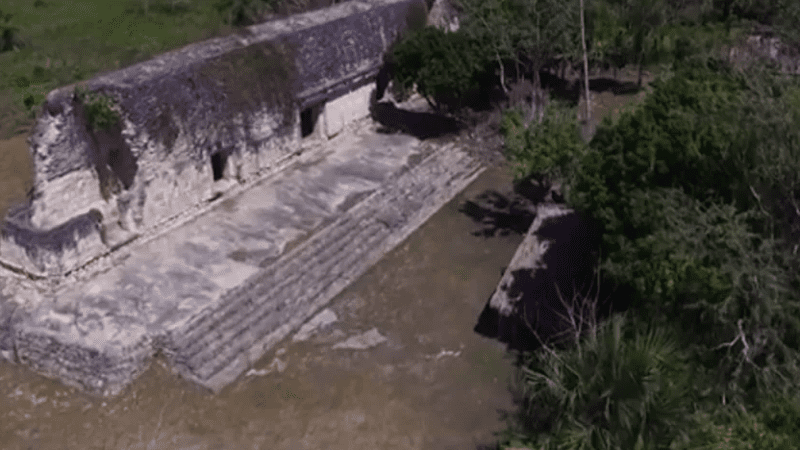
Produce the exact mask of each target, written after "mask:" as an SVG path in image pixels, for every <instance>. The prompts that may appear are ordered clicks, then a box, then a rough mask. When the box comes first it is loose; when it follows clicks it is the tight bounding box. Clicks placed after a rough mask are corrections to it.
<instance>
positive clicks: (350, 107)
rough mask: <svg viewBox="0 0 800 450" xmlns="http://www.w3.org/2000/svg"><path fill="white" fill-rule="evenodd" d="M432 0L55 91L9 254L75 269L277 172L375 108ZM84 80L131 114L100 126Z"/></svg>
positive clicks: (355, 12)
mask: <svg viewBox="0 0 800 450" xmlns="http://www.w3.org/2000/svg"><path fill="white" fill-rule="evenodd" d="M421 2H422V0H369V1H350V2H346V3H342V4H339V5H335V6H333V7H330V8H326V9H323V10H317V11H313V12H309V13H305V14H299V15H296V16H292V17H289V18H286V19H281V20H276V21H271V22H267V23H263V24H259V25H254V26H251V27H248V28H246V29H244V30H242V31H241V32H240V33H238V34H235V35H232V36H227V37H223V38H216V39H212V40H209V41H205V42H201V43H197V44H192V45H189V46H186V47H184V48H181V49H179V50H176V51H172V52H169V53H166V54H164V55H161V56H159V57H157V58H154V59H152V60H150V61H146V62H143V63H140V64H137V65H134V66H131V67H128V68H125V69H122V70H118V71H114V72H110V73H107V74H104V75H101V76H98V77H96V78H93V79H91V80H89V81H87V82H84V83H81V86H76V85H70V86H66V87H63V88H60V89H56V90H54V91H52V92H50V93H49V94H48V96H47V99H46V102H45V104H44V105H43V107H42V110H41V113H40V115H39V118H38V121H37V124H36V126H35V129H34V131H33V134H32V136H31V137H30V138H29V143H30V150H31V154H32V158H33V162H34V187H33V190H32V194H31V196H30V199H29V201H28V204H27V205H25V206H24V207H22V208H17V209H16V210H14V211H12V212H10V213H9V215H8V216H7V218H6V223H5V224H4V226H3V228H2V230H0V233H1V238H2V240H0V265H2V266H3V267H6V268H11V269H13V270H17V271H23V272H25V273H27V275H28V276H30V277H44V276H53V277H58V276H60V275H64V274H66V273H68V272H70V271H73V270H75V269H77V268H80V267H81V266H83V265H85V264H86V263H87V262H89V261H91V260H92V259H95V258H97V257H99V256H101V255H103V254H105V253H108V252H109V251H112V250H113V249H115V248H118V247H120V246H121V245H123V244H125V243H127V242H130V241H131V240H132V239H135V238H136V237H138V236H142V235H148V234H154V233H156V232H157V231H158V229H159V228H160V227H163V226H164V225H165V224H166V223H168V222H169V221H170V220H172V219H174V218H175V217H176V216H178V215H180V214H182V213H185V212H186V211H189V210H191V209H192V208H196V207H197V205H202V204H205V203H206V202H208V201H210V200H211V199H213V198H214V197H215V196H218V195H219V194H220V193H221V192H224V191H225V190H227V189H230V188H231V187H232V186H234V185H236V184H248V183H250V182H252V181H254V180H256V179H258V178H261V177H263V176H265V175H267V174H269V173H272V172H275V171H277V170H279V169H280V168H281V167H283V166H285V164H286V163H287V162H288V161H290V160H291V159H292V158H293V157H295V156H296V155H297V152H298V151H299V149H300V146H301V143H302V142H303V138H304V137H305V136H306V135H308V136H309V137H311V138H313V137H326V136H327V137H330V136H333V135H335V134H336V133H338V131H339V130H341V129H342V127H343V126H344V125H345V124H346V123H347V122H349V121H351V120H353V119H356V118H359V117H363V116H366V115H367V114H368V110H369V109H368V105H369V98H370V95H371V93H372V86H371V83H372V82H373V81H374V79H375V76H376V75H377V73H378V71H379V69H380V66H381V65H382V61H383V55H384V53H385V52H386V50H387V49H388V48H389V47H390V45H391V44H392V43H393V42H394V41H395V39H396V38H397V36H398V35H399V34H400V33H401V32H402V31H403V30H404V29H405V27H406V26H407V19H406V18H407V13H408V10H409V8H410V5H412V4H414V3H421ZM76 87H79V88H82V89H85V90H86V91H88V92H90V93H93V94H96V95H100V96H103V97H105V98H106V99H110V100H111V102H112V105H113V106H112V109H113V110H114V111H116V113H117V114H118V115H119V117H120V119H121V120H120V122H119V123H118V124H117V125H111V126H109V127H106V128H102V127H99V126H96V125H95V124H94V122H93V121H92V119H91V115H90V114H89V113H88V111H90V109H89V107H90V106H91V101H90V100H88V99H87V98H86V97H81V96H78V95H76V94H75V89H76ZM315 124H316V126H315ZM306 128H308V129H309V130H306Z"/></svg>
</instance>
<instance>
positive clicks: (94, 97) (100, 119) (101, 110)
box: [75, 88, 121, 130]
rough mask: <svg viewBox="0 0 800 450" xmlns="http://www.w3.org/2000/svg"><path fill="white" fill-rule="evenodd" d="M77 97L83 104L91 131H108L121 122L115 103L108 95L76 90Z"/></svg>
mask: <svg viewBox="0 0 800 450" xmlns="http://www.w3.org/2000/svg"><path fill="white" fill-rule="evenodd" d="M75 97H76V98H77V99H78V101H80V102H81V103H83V107H84V112H85V114H86V122H87V124H88V125H89V128H90V129H91V130H108V129H109V128H111V127H113V126H115V125H118V124H119V123H120V121H121V118H120V116H119V113H118V112H117V111H116V110H114V101H113V99H111V98H110V97H108V96H107V95H103V94H98V93H96V92H88V91H86V90H83V89H80V88H76V89H75Z"/></svg>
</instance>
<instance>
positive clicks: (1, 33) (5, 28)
mask: <svg viewBox="0 0 800 450" xmlns="http://www.w3.org/2000/svg"><path fill="white" fill-rule="evenodd" d="M12 17H14V15H13V14H3V11H2V10H0V52H7V51H11V50H14V49H18V48H20V47H21V46H22V44H21V43H20V41H19V39H18V38H17V32H18V31H19V28H17V27H15V26H12V25H11V18H12Z"/></svg>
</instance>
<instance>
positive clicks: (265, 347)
mask: <svg viewBox="0 0 800 450" xmlns="http://www.w3.org/2000/svg"><path fill="white" fill-rule="evenodd" d="M482 171H483V167H482V166H481V164H480V163H479V162H477V161H475V160H474V159H472V158H470V157H469V156H468V155H467V154H466V153H464V152H463V151H462V150H460V149H455V148H453V147H452V145H450V146H446V147H444V148H438V149H436V151H435V152H434V151H433V148H432V147H431V148H429V149H428V151H427V152H424V153H423V156H422V157H421V158H418V161H417V162H416V164H410V165H409V167H408V168H407V170H404V171H402V172H400V173H397V174H395V175H394V176H393V179H391V180H388V182H386V183H384V184H383V186H382V187H381V188H380V189H378V190H377V191H375V192H373V193H372V194H370V195H369V196H368V197H366V198H365V199H363V200H362V201H360V202H358V203H357V204H355V205H353V206H351V207H350V209H349V210H348V211H346V212H344V213H343V214H342V215H340V216H339V217H338V218H337V219H336V220H334V221H333V222H332V223H330V224H328V225H327V226H325V227H324V228H322V229H321V230H319V231H317V232H315V233H314V234H313V235H312V237H310V238H309V239H308V240H306V241H305V242H303V243H302V244H300V245H299V246H297V247H295V248H294V249H293V250H291V251H289V252H288V253H286V254H284V255H282V256H281V257H279V258H278V259H277V260H275V261H271V262H270V261H265V263H264V264H265V267H264V269H263V270H262V271H261V272H259V273H257V274H256V275H254V276H252V277H251V278H250V279H248V280H247V282H245V283H244V284H242V285H241V286H239V287H236V288H234V289H232V290H230V291H229V292H227V293H226V294H225V295H224V296H223V298H222V299H221V300H222V301H220V302H217V303H215V305H217V306H215V307H209V308H207V309H205V310H203V311H201V312H199V313H198V314H195V315H194V316H193V317H192V318H191V319H190V320H188V321H187V322H186V324H185V325H184V326H182V327H181V328H180V329H176V330H172V331H171V332H169V334H168V335H167V336H166V338H165V340H164V342H165V344H164V352H165V354H167V355H168V356H169V357H170V359H172V362H173V364H174V367H175V368H176V370H177V371H178V372H179V373H180V374H181V375H182V376H183V377H185V378H187V379H190V380H192V381H194V382H196V383H198V384H200V385H202V386H205V387H207V388H209V389H211V390H212V391H215V392H218V391H219V390H221V389H222V388H223V387H224V386H226V385H227V384H229V383H231V382H232V381H234V380H235V379H236V378H237V377H238V376H239V375H240V374H242V373H243V372H244V371H245V370H247V369H248V367H249V366H251V365H252V363H253V362H255V361H256V360H257V359H259V358H261V357H262V356H264V354H266V353H267V352H268V351H269V350H270V349H271V348H272V347H273V346H274V345H275V344H277V343H278V342H279V341H280V340H281V339H283V338H284V337H286V336H287V335H288V334H289V333H290V332H292V331H293V330H295V329H297V328H298V327H299V326H300V325H301V324H302V323H304V322H305V321H306V320H307V319H308V318H310V317H311V316H312V315H313V314H314V313H315V312H316V311H317V310H319V309H320V308H322V307H323V306H324V305H325V304H327V303H328V302H329V301H330V300H331V299H332V298H333V297H334V296H336V295H337V294H338V293H339V292H341V291H342V290H343V289H344V288H345V287H346V286H347V285H349V284H350V283H352V282H353V281H355V280H356V279H357V278H358V277H359V276H361V275H362V274H363V273H365V272H366V271H367V270H368V269H369V268H370V267H371V266H372V265H373V264H375V263H376V262H377V261H378V260H380V258H381V257H382V256H383V255H385V254H386V252H388V251H389V250H391V249H392V248H394V247H395V246H396V245H398V244H399V243H400V242H402V241H403V240H404V239H405V238H406V237H408V236H409V235H410V234H411V233H412V232H413V231H414V230H415V229H417V228H418V227H419V226H420V225H422V224H423V223H424V222H425V221H426V220H427V219H428V218H430V217H431V216H432V215H433V214H434V213H435V212H436V211H437V210H438V209H439V208H440V207H441V206H442V205H444V204H445V203H446V202H447V201H449V200H450V199H452V198H453V197H454V196H455V195H456V194H457V193H458V192H460V191H461V190H462V189H464V188H465V187H466V186H467V185H468V184H469V183H471V182H472V181H473V180H474V179H475V178H476V177H477V176H478V175H479V174H480V173H481V172H482Z"/></svg>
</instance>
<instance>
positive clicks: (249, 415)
mask: <svg viewBox="0 0 800 450" xmlns="http://www.w3.org/2000/svg"><path fill="white" fill-rule="evenodd" d="M640 96H641V94H640ZM638 97H639V96H636V97H632V96H630V95H616V94H615V93H614V92H613V91H611V90H608V91H604V92H595V94H594V99H593V109H594V110H595V111H597V114H596V116H595V117H596V118H597V120H598V121H599V118H601V117H602V116H604V115H608V114H618V112H619V110H620V108H622V107H623V106H624V105H627V104H629V103H630V102H631V101H635V100H637V99H638ZM495 119H496V118H495ZM496 129H497V123H496V121H495V122H494V123H488V124H484V125H481V126H480V127H477V128H476V129H474V130H471V131H470V132H467V133H465V134H464V135H462V136H461V137H460V138H459V139H461V140H468V141H470V142H471V144H472V146H473V149H472V152H473V153H475V154H477V155H478V156H480V157H481V158H482V160H484V161H485V163H486V164H487V165H489V166H491V167H490V169H489V170H487V171H486V172H484V173H483V174H482V175H481V176H480V177H479V178H478V179H477V180H476V181H475V182H474V183H473V184H472V185H470V186H469V187H468V188H467V189H465V190H464V191H463V192H462V193H461V194H459V195H458V196H457V197H456V198H455V199H453V200H452V201H451V202H449V203H448V204H447V205H446V206H445V207H444V208H442V209H441V210H440V211H439V212H438V213H436V214H435V215H434V216H433V217H432V218H431V219H430V220H429V221H428V222H427V223H425V224H424V225H423V226H422V227H421V228H420V229H418V230H417V231H416V232H415V233H414V234H412V235H411V237H409V238H408V239H407V240H406V241H405V242H404V243H402V244H401V245H400V246H399V247H398V248H396V249H395V250H394V251H392V252H391V253H389V254H388V255H387V256H386V257H384V258H383V260H381V261H380V262H379V263H378V264H377V265H376V266H374V267H373V268H372V269H370V270H369V271H368V272H367V274H366V275H364V276H363V277H361V278H360V279H359V280H358V281H356V282H355V283H354V284H353V285H351V286H350V287H349V288H347V289H346V290H345V291H344V292H343V293H342V294H340V295H339V296H337V297H336V298H335V299H334V300H333V301H332V302H331V303H330V304H329V305H328V308H327V310H326V311H325V313H324V314H322V316H321V317H325V318H327V319H328V320H327V321H323V324H322V325H320V327H318V328H317V329H316V330H314V331H312V332H311V333H310V334H309V336H308V339H307V340H303V341H298V342H294V341H293V340H292V338H291V337H290V338H287V339H286V340H285V341H284V342H283V343H282V344H280V345H279V346H278V347H277V348H278V350H277V352H276V353H274V354H269V355H268V356H267V357H266V358H264V359H263V360H260V361H258V362H256V363H255V364H254V366H253V370H251V371H250V372H248V374H247V375H245V376H244V377H242V378H241V379H240V380H239V381H237V382H236V383H235V384H234V385H232V386H230V387H228V388H226V389H225V390H224V391H223V392H222V393H221V394H219V395H217V396H214V395H210V394H208V393H206V392H203V391H201V390H199V389H198V388H196V387H195V386H193V385H191V384H190V383H188V382H186V381H184V380H181V379H180V378H179V377H177V376H175V375H173V374H171V373H170V370H169V367H168V366H167V364H166V363H165V362H164V358H162V357H157V358H156V359H155V360H154V363H153V364H152V366H151V368H150V369H149V370H148V371H147V372H146V373H145V374H144V375H143V376H142V377H140V378H139V379H138V380H137V381H136V382H135V383H134V384H133V385H132V386H130V387H129V388H128V389H126V390H125V391H124V392H123V394H121V395H120V396H119V397H117V398H114V399H107V400H101V399H94V398H90V397H87V396H85V395H84V394H81V393H79V392H76V391H75V390H74V389H72V388H67V387H65V386H63V385H61V384H60V383H58V382H55V381H52V380H49V379H47V378H44V377H41V376H38V375H35V374H33V373H32V372H30V371H29V370H28V369H26V368H25V367H20V366H14V365H12V364H9V363H5V362H3V363H0V396H2V397H3V400H2V402H0V448H3V449H9V450H13V449H33V448H37V449H74V448H84V449H162V448H170V449H197V450H200V449H243V448H253V449H276V450H303V449H306V450H312V449H313V450H317V449H320V450H335V449H343V450H344V449H347V450H357V449H370V450H372V449H431V450H433V449H435V450H447V449H476V450H478V449H482V450H486V449H491V448H494V446H493V445H494V443H495V439H494V436H493V433H495V432H498V431H501V430H502V429H504V427H505V423H504V422H503V417H504V413H505V412H512V411H513V410H514V409H515V407H514V404H513V401H512V395H511V393H510V392H509V389H508V386H509V382H510V380H511V377H512V375H513V364H512V359H511V357H510V356H508V354H507V353H506V351H505V348H504V346H503V345H502V344H500V343H498V342H496V341H493V340H490V339H486V338H484V337H481V336H480V335H478V334H476V333H475V332H474V331H473V328H474V326H475V325H476V323H477V319H478V316H479V315H480V313H481V311H482V309H483V307H484V305H485V304H486V301H487V299H488V298H489V296H490V295H491V294H492V292H493V290H494V288H495V286H496V284H497V282H498V281H499V279H500V277H501V275H502V271H503V270H504V268H505V266H506V265H507V264H508V262H509V261H510V260H511V257H512V256H513V254H514V252H515V250H516V247H517V245H518V244H519V243H520V242H521V241H522V235H523V233H524V232H525V231H526V230H527V227H528V225H529V223H530V222H529V220H530V219H531V217H530V215H526V214H524V213H522V214H520V211H521V210H524V209H525V208H526V207H528V208H529V207H530V205H529V204H528V205H526V204H525V202H524V200H522V199H520V198H519V197H517V196H515V195H514V194H513V193H512V188H511V181H512V176H511V171H510V169H509V167H508V165H507V163H505V162H504V161H503V159H502V157H501V156H500V154H499V153H498V146H499V145H500V144H501V143H502V141H501V139H499V138H498V136H497V135H496V133H495V131H496ZM493 133H494V134H493ZM25 138H26V137H25V136H17V137H15V138H12V139H11V140H7V141H3V142H0V171H1V172H0V212H2V210H3V209H5V208H7V207H8V205H10V204H12V203H13V202H14V201H19V200H22V199H24V197H25V193H26V192H27V190H28V189H29V188H30V185H31V173H30V172H31V165H30V161H29V157H28V151H27V143H26V142H25ZM520 208H521V209H520ZM526 221H527V222H526ZM371 330H375V331H376V332H377V333H378V334H379V335H380V336H382V337H383V339H385V340H382V341H381V342H378V343H377V345H375V343H374V342H373V343H372V344H371V345H373V346H365V348H363V349H343V348H334V345H335V343H336V342H337V341H341V340H342V339H343V337H344V336H347V335H353V334H358V333H364V332H366V333H367V334H369V333H370V332H371ZM374 335H375V334H374V333H373V336H374Z"/></svg>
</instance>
